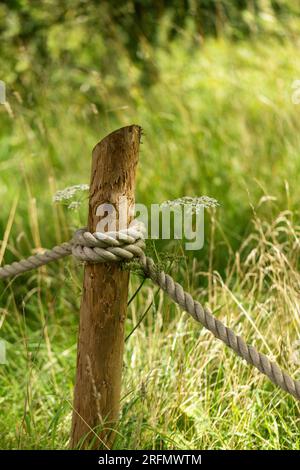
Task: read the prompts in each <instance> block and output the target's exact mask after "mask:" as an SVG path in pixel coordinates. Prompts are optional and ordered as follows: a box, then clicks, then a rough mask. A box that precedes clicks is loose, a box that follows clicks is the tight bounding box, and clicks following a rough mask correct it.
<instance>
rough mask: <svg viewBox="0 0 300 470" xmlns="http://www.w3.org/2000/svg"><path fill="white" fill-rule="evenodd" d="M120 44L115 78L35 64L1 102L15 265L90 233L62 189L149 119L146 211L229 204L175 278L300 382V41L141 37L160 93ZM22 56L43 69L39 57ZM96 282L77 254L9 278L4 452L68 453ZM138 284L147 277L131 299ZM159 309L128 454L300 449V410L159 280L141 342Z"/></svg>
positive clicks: (136, 385)
mask: <svg viewBox="0 0 300 470" xmlns="http://www.w3.org/2000/svg"><path fill="white" fill-rule="evenodd" d="M49 47H51V44H50V46H49ZM119 47H120V49H119V50H118V57H119V61H118V64H117V72H118V73H116V69H115V68H114V67H116V64H114V63H113V64H112V70H111V72H110V73H109V72H107V71H105V73H104V72H103V71H102V69H101V68H99V69H96V67H95V66H90V65H89V66H88V67H86V69H83V68H82V67H80V66H78V68H77V67H76V66H74V67H73V68H70V67H69V66H68V64H67V65H64V61H63V58H62V57H60V56H59V55H58V57H57V64H49V67H48V69H46V70H45V71H43V73H44V75H42V78H43V80H40V81H39V80H36V77H34V76H32V75H31V73H32V72H31V70H29V69H30V68H29V69H25V71H23V72H20V73H21V74H22V80H23V82H22V83H23V85H22V86H19V85H16V87H15V89H14V90H8V104H7V105H6V106H0V120H1V130H0V133H1V134H0V135H1V138H0V173H1V186H0V197H1V200H2V205H1V216H0V233H1V238H2V240H3V242H2V243H1V247H0V261H1V262H3V259H5V261H6V262H10V261H12V260H13V259H17V258H20V257H23V256H26V255H29V254H31V253H35V252H36V251H37V250H40V249H41V248H42V247H51V246H53V245H54V244H56V243H59V242H61V241H64V240H66V239H68V238H69V236H70V234H71V233H72V231H73V230H74V229H75V228H76V227H78V226H81V225H83V224H85V222H86V220H85V219H86V200H85V199H83V204H82V206H81V208H80V209H79V210H78V211H68V210H67V209H66V208H65V207H63V206H61V205H55V204H53V202H52V196H53V194H54V193H55V192H56V190H57V189H62V188H64V187H66V186H69V185H74V184H81V183H86V182H88V180H89V171H90V152H91V149H92V147H93V146H94V144H95V143H96V142H97V141H98V140H99V139H100V138H101V137H103V136H104V135H106V134H107V133H108V132H110V131H112V130H114V129H115V128H117V127H120V126H123V125H127V124H131V123H133V122H135V123H137V124H141V125H142V126H143V129H144V137H143V145H142V150H141V159H140V166H139V174H138V187H137V200H138V202H143V203H146V204H151V202H155V203H158V202H162V201H164V200H167V199H175V198H178V197H181V196H184V195H189V196H199V195H202V194H207V195H209V196H211V197H215V198H216V199H217V200H219V201H220V202H221V208H219V209H217V210H216V211H215V212H211V213H209V212H207V218H206V222H207V223H206V243H205V247H204V249H203V250H202V251H201V252H200V253H195V254H193V256H191V255H190V254H189V256H186V259H185V260H184V261H183V262H180V263H178V264H175V263H174V264H173V267H172V274H173V275H174V277H175V278H176V279H178V280H179V281H180V282H182V283H183V284H184V286H185V287H186V288H187V289H188V290H189V291H190V292H191V293H192V294H193V295H194V296H196V297H197V298H198V299H199V300H200V301H202V302H203V303H205V302H207V304H209V305H210V307H211V308H212V309H214V311H215V312H216V315H217V316H218V318H220V319H222V320H223V321H224V322H226V324H227V325H229V326H231V327H234V328H235V330H236V332H238V333H239V334H241V335H243V336H244V337H245V338H246V339H247V341H248V342H250V343H251V344H253V345H255V346H256V347H258V348H259V349H260V350H261V351H262V352H265V353H266V354H267V355H268V356H269V357H271V358H274V359H276V360H277V361H278V362H279V363H280V365H281V366H282V367H284V368H285V369H286V370H288V371H289V372H290V373H291V374H292V375H293V376H294V378H298V379H299V378H300V377H299V371H298V367H299V357H298V356H299V344H298V343H297V340H298V338H299V329H300V322H299V318H300V317H299V312H300V304H299V285H300V283H299V281H300V279H299V237H300V232H299V230H300V226H299V209H298V205H299V191H298V188H299V174H300V172H299V161H300V160H299V148H300V146H299V143H300V142H299V136H300V134H299V125H298V122H299V107H297V106H296V105H294V104H293V103H292V101H291V95H292V88H291V85H292V82H293V81H294V80H295V79H299V77H300V61H299V54H298V44H297V43H296V41H295V40H294V39H293V38H290V37H288V36H287V37H284V38H283V39H282V40H281V41H278V40H275V39H272V38H271V37H268V36H266V37H265V38H263V40H261V38H258V39H255V38H254V39H253V40H251V41H250V40H248V41H239V42H231V41H229V40H227V39H226V38H219V39H208V40H206V41H205V42H204V44H203V45H202V46H201V47H200V46H199V45H198V46H197V47H196V46H195V40H194V37H193V35H192V34H191V33H190V32H189V31H188V30H187V31H185V32H182V33H181V35H180V36H179V37H178V38H177V39H176V40H175V41H174V42H173V43H170V44H169V43H167V42H166V40H165V38H164V29H163V27H162V32H161V38H160V42H159V44H158V45H157V47H156V48H155V49H154V48H151V47H150V46H149V45H148V44H144V45H143V54H144V55H145V56H147V57H148V59H149V60H150V62H151V64H152V65H153V70H155V77H154V79H153V83H152V85H151V86H146V85H145V84H143V80H142V77H141V72H140V69H139V68H138V67H137V66H136V65H134V64H133V63H132V61H131V60H130V59H129V57H128V55H127V53H126V51H125V50H123V49H122V46H121V45H120V46H119ZM100 52H101V51H100ZM26 54H28V57H27V56H26ZM23 55H24V56H23V59H22V60H23V61H25V62H26V59H27V60H29V63H30V51H26V50H24V51H23ZM79 61H80V58H79ZM79 65H80V64H79ZM6 67H7V65H6ZM24 67H25V66H24ZM4 70H5V69H4ZM39 73H41V72H39ZM153 73H154V72H153ZM1 78H2V79H5V77H1ZM74 81H75V82H76V83H77V85H78V86H77V88H74V87H73V88H72V87H71V85H72V84H73V85H74ZM33 85H34V87H33ZM31 99H32V101H31ZM2 234H3V235H2ZM165 249H167V250H170V251H171V250H172V251H174V250H175V251H176V250H178V252H179V253H180V252H181V247H180V246H176V245H175V246H174V244H172V243H170V245H168V246H167V247H165ZM81 285H82V269H81V268H80V267H79V266H78V265H77V264H76V263H75V262H74V261H72V260H69V261H68V262H67V263H65V262H60V263H57V264H53V265H50V266H48V267H47V268H43V269H41V270H39V271H38V272H33V273H29V274H27V275H24V276H22V277H19V278H18V279H16V280H14V281H10V282H6V283H3V284H2V287H1V294H0V295H1V309H0V326H1V338H4V339H5V340H6V341H7V349H8V350H7V356H8V364H7V365H5V366H1V367H0V403H1V418H0V419H1V427H0V428H1V432H0V447H1V448H2V449H10V448H14V449H20V448H22V449H32V448H34V449H40V448H50V449H56V448H59V449H62V448H66V447H67V445H68V438H69V429H70V420H71V412H72V393H73V382H74V374H75V361H76V337H77V328H78V311H79V304H80V296H81ZM138 285H139V279H137V278H136V277H135V276H134V275H132V277H131V285H130V294H133V293H134V292H135V290H136V288H137V287H138ZM149 305H150V308H149V310H148V313H147V315H146V317H145V319H144V321H143V322H142V323H141V325H140V326H139V328H137V329H136V330H135V332H134V334H132V335H131V336H130V338H129V339H128V341H127V342H126V349H125V356H124V381H123V390H122V414H121V420H120V426H119V429H118V433H119V434H118V437H117V440H116V443H115V447H116V448H122V449H124V448H129V449H138V448H142V449H173V448H176V449H177V448H178V449H196V448H201V449H209V448H210V449H211V448H212V449H299V448H300V440H299V421H300V419H299V404H298V403H296V402H295V400H294V399H293V398H291V397H289V396H288V395H286V394H285V393H283V392H281V391H280V390H278V389H277V388H276V387H275V386H273V385H272V384H271V383H269V382H268V380H267V379H266V378H264V377H263V376H261V374H260V373H259V372H258V371H256V370H253V369H251V368H250V367H248V366H246V365H245V364H244V363H243V362H242V361H241V360H240V359H239V358H237V357H236V356H235V355H234V354H233V353H232V352H231V351H229V350H228V349H226V348H225V347H224V346H223V344H221V343H220V342H218V341H216V340H215V339H214V338H212V336H211V335H210V334H209V333H207V332H206V331H205V330H204V329H202V328H199V326H198V325H197V324H196V323H194V322H193V321H191V320H190V319H189V318H188V317H187V315H186V314H185V313H184V312H181V311H180V309H179V308H177V307H176V306H174V305H173V304H172V303H170V301H169V300H168V299H166V298H165V297H164V296H163V295H162V293H161V292H157V289H156V288H154V287H153V286H152V285H151V283H150V282H149V281H147V282H146V284H145V286H143V288H142V289H141V291H140V292H139V294H138V296H137V297H136V298H135V300H134V302H132V303H131V304H130V307H129V312H128V321H127V324H126V335H129V334H130V332H131V330H132V328H133V327H134V325H135V324H136V323H137V321H138V319H139V318H141V316H142V315H143V314H144V312H145V311H146V310H147V308H148V307H149Z"/></svg>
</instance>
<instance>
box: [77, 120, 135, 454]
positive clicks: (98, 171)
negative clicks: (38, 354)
mask: <svg viewBox="0 0 300 470" xmlns="http://www.w3.org/2000/svg"><path fill="white" fill-rule="evenodd" d="M140 137H141V128H140V127H139V126H136V125H132V126H128V127H124V128H122V129H119V130H117V131H115V132H113V133H112V134H110V135H108V136H107V137H105V139H103V140H102V141H101V142H100V143H98V144H97V145H96V147H95V148H94V150H93V161H92V173H91V185H90V199H89V218H88V228H89V231H90V232H94V231H95V230H96V225H97V223H98V222H99V220H100V219H99V217H98V216H97V215H96V211H97V208H98V206H99V205H100V204H104V203H110V204H116V203H117V200H118V198H119V197H120V196H126V197H127V199H128V201H129V204H130V203H134V192H135V172H136V166H137V162H138V153H139V144H140ZM116 209H118V208H117V207H116ZM128 222H129V220H128ZM128 281H129V273H128V272H126V271H122V270H121V269H120V267H119V265H118V263H100V264H96V265H93V264H88V265H87V266H86V267H85V272H84V284H83V298H82V303H81V309H80V326H79V339H78V351H77V374H76V383H75V391H74V410H73V421H72V432H71V447H72V448H75V447H76V446H78V445H80V446H81V447H84V448H87V447H93V448H102V447H103V448H107V447H108V448H109V447H110V446H111V445H112V442H113V438H114V433H113V432H111V429H112V428H114V427H115V426H116V423H117V421H118V415H119V406H120V392H121V373H122V362H123V348H124V322H125V318H126V308H127V297H128ZM101 442H102V444H101Z"/></svg>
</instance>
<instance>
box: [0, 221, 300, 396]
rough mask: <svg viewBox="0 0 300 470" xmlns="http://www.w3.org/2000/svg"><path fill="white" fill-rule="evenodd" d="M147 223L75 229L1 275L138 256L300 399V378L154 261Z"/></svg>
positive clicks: (200, 317) (176, 297) (169, 289)
mask: <svg viewBox="0 0 300 470" xmlns="http://www.w3.org/2000/svg"><path fill="white" fill-rule="evenodd" d="M144 248H145V243H144V227H143V225H142V224H141V223H139V222H135V223H134V224H132V226H131V227H130V228H128V229H125V230H120V231H118V232H116V231H115V232H105V233H100V232H95V233H90V232H88V231H87V229H86V228H83V229H80V230H78V231H77V232H76V233H75V236H74V238H73V239H72V240H71V241H70V242H69V243H63V244H62V245H59V246H56V247H54V248H53V249H52V250H49V251H46V252H45V253H43V254H37V255H35V256H31V257H30V258H27V259H24V260H21V261H19V262H15V263H13V264H11V265H6V266H4V267H2V268H0V279H5V278H9V277H12V276H16V275H17V274H21V273H24V272H26V271H30V270H32V269H36V268H38V267H40V266H43V265H45V264H48V263H50V262H51V261H55V260H58V259H60V258H64V257H65V256H68V255H70V254H73V256H75V257H76V258H77V259H79V260H80V261H84V262H88V263H99V262H111V261H114V262H116V261H121V260H127V261H128V260H130V259H133V258H136V257H137V258H138V259H139V262H140V264H141V267H142V269H143V271H144V273H145V276H146V277H149V278H150V279H151V280H152V281H153V282H154V283H156V284H157V285H158V286H159V287H160V288H161V289H162V290H163V291H164V292H165V293H166V294H168V296H169V297H170V298H171V299H172V300H173V301H174V302H175V303H177V304H178V305H179V306H180V307H181V308H182V309H183V310H185V311H186V312H188V313H189V314H190V315H191V316H192V317H193V318H194V319H195V320H196V321H197V322H198V323H201V324H202V325H203V326H204V327H205V328H206V329H207V330H209V331H210V332H211V333H212V334H213V335H214V336H215V337H216V338H218V339H220V340H221V341H223V343H225V344H226V345H227V346H229V347H230V348H231V349H233V351H234V352H235V353H236V354H238V355H239V356H240V357H241V358H242V359H245V360H246V361H247V362H248V364H251V365H252V366H254V367H256V368H257V369H258V370H259V371H260V372H262V373H263V374H264V375H266V376H267V377H268V378H269V379H270V380H271V381H272V382H273V383H274V384H275V385H277V386H278V387H280V388H281V389H282V390H284V391H286V392H288V393H290V394H291V395H292V396H293V397H295V398H296V399H297V400H300V382H299V381H296V380H293V379H292V378H291V377H290V376H289V375H288V374H287V373H286V372H285V371H284V370H282V369H281V368H280V367H279V365H278V364H277V363H276V362H272V361H270V360H269V359H268V357H267V356H266V355H265V354H262V353H260V352H259V351H257V350H256V349H255V348H254V347H253V346H251V345H248V344H247V343H246V342H245V341H244V339H243V338H241V337H240V336H237V335H236V334H235V333H234V331H233V330H232V329H231V328H228V327H227V326H225V325H224V324H223V323H222V322H221V321H220V320H218V319H217V318H215V317H214V315H213V314H212V312H211V311H210V310H209V309H208V308H206V307H202V305H201V304H200V303H199V302H197V301H196V300H194V299H193V298H192V296H191V295H190V294H189V293H188V292H185V291H184V289H183V287H182V286H181V285H180V284H178V283H177V282H176V281H174V279H173V278H172V277H171V276H169V275H168V274H166V273H165V272H163V271H158V270H157V268H156V266H155V263H154V261H153V260H152V259H151V258H148V257H146V256H145V254H144Z"/></svg>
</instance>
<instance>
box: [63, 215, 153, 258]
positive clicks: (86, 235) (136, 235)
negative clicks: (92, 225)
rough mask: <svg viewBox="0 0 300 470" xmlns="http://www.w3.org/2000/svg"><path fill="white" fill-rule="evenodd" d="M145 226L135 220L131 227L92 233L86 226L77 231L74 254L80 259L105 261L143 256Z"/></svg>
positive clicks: (73, 244)
mask: <svg viewBox="0 0 300 470" xmlns="http://www.w3.org/2000/svg"><path fill="white" fill-rule="evenodd" d="M144 239H145V226H144V224H143V223H142V222H139V221H137V220H134V221H133V222H132V223H131V224H130V227H129V228H126V229H121V230H119V231H110V232H94V233H91V232H89V231H88V230H87V228H86V227H84V228H81V229H79V230H77V232H75V235H74V238H73V240H72V254H73V256H75V258H77V259H79V260H80V261H85V262H88V263H105V262H110V261H122V260H131V259H133V258H135V257H138V258H141V257H142V256H143V255H144V249H145V241H144Z"/></svg>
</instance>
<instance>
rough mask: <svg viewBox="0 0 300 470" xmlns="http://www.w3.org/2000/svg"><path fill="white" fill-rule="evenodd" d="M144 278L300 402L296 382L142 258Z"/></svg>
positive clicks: (163, 273) (299, 386) (299, 393)
mask: <svg viewBox="0 0 300 470" xmlns="http://www.w3.org/2000/svg"><path fill="white" fill-rule="evenodd" d="M140 263H141V265H142V267H143V270H144V272H145V274H146V275H147V276H148V277H149V278H150V279H151V280H152V281H153V282H155V283H156V284H157V285H158V286H159V287H161V289H162V290H163V291H164V292H166V293H167V294H168V296H169V297H170V298H171V299H172V300H173V301H174V302H175V303H177V304H178V305H180V307H181V308H182V309H183V310H185V311H186V312H188V313H189V314H190V315H191V316H192V317H193V318H194V319H195V320H196V321H197V322H199V323H201V324H202V325H203V326H204V327H205V328H206V329H207V330H209V331H210V332H211V333H212V334H213V335H214V336H215V337H216V338H218V339H220V340H221V341H223V343H225V344H226V345H227V346H229V347H230V348H231V349H233V351H234V352H235V353H236V354H238V355H239V356H240V357H241V358H242V359H245V360H246V361H247V362H248V364H251V365H252V366H254V367H256V368H257V369H258V370H259V371H260V372H262V373H263V374H264V375H266V376H267V377H268V378H269V379H270V380H271V381H272V382H273V383H274V384H275V385H277V386H279V387H280V388H282V389H283V390H284V391H286V392H288V393H290V394H291V395H293V396H294V397H295V398H296V399H297V400H300V382H299V381H296V380H293V379H292V378H291V377H290V376H289V375H288V374H287V373H286V372H285V371H284V370H282V369H281V368H280V367H279V365H278V364H277V363H276V362H272V361H270V360H269V359H268V357H267V356H266V355H265V354H262V353H260V352H259V351H257V350H256V349H255V348H254V347H253V346H251V345H248V344H247V343H246V342H245V341H244V339H243V338H242V337H241V336H237V335H236V334H235V333H234V331H233V330H232V329H231V328H228V327H227V326H225V325H224V324H223V323H222V322H221V321H220V320H218V319H217V318H215V317H214V315H213V314H212V312H211V311H210V310H209V309H208V308H204V307H202V305H201V304H200V303H199V302H197V301H196V300H194V299H193V298H192V296H191V295H190V294H189V293H188V292H185V291H184V290H183V287H182V286H181V285H180V284H178V282H175V281H174V279H173V278H172V277H171V276H169V275H168V274H166V273H165V272H163V271H160V272H158V271H157V269H156V267H155V263H154V261H153V260H152V259H151V258H147V257H146V256H143V257H142V258H141V259H140Z"/></svg>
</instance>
